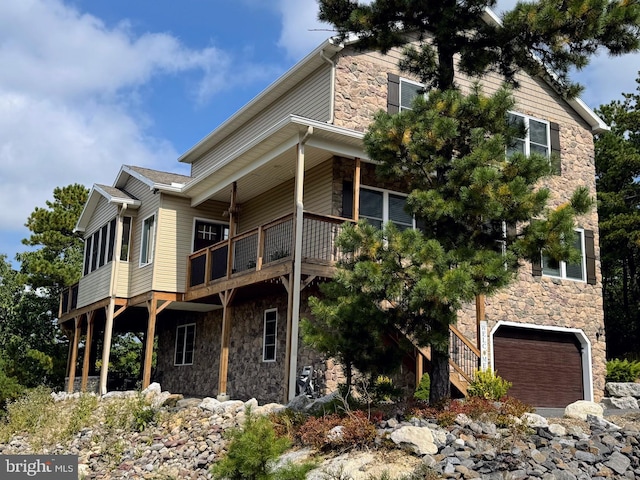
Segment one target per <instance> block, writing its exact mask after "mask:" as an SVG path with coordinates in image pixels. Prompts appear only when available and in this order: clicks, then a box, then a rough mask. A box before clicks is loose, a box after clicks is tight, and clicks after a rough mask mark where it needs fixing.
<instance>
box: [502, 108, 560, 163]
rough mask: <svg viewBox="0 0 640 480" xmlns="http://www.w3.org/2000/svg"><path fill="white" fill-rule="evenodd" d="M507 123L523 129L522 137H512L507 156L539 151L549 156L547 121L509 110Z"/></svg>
mask: <svg viewBox="0 0 640 480" xmlns="http://www.w3.org/2000/svg"><path fill="white" fill-rule="evenodd" d="M509 123H510V124H512V125H514V126H516V127H518V128H520V129H522V130H524V137H522V138H515V139H513V143H512V144H511V145H509V146H508V147H507V156H511V155H513V154H514V153H518V152H519V153H524V154H525V155H530V154H532V153H539V154H541V155H544V156H546V157H547V158H549V156H550V153H551V141H550V138H551V134H550V130H549V122H547V121H546V120H539V119H537V118H534V117H530V116H528V115H523V114H521V113H513V112H509Z"/></svg>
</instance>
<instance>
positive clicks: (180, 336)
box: [174, 323, 196, 365]
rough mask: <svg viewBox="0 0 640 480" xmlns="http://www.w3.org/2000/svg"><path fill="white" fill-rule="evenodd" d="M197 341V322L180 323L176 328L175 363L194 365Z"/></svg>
mask: <svg viewBox="0 0 640 480" xmlns="http://www.w3.org/2000/svg"><path fill="white" fill-rule="evenodd" d="M195 343H196V324H195V323H190V324H187V325H179V326H178V327H177V328H176V351H175V361H174V364H175V365H192V364H193V351H194V350H195Z"/></svg>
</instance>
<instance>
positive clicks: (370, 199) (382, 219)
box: [360, 187, 414, 230]
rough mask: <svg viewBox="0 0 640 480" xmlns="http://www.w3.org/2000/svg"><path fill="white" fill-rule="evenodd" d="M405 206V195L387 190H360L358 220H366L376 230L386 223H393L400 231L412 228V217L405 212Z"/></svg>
mask: <svg viewBox="0 0 640 480" xmlns="http://www.w3.org/2000/svg"><path fill="white" fill-rule="evenodd" d="M406 204H407V196H406V195H402V194H399V193H394V192H391V191H389V190H382V189H373V188H369V187H367V188H364V187H362V188H360V218H366V219H367V220H368V221H369V223H371V224H372V225H374V226H376V227H378V228H382V225H383V224H384V223H387V222H393V223H394V224H395V225H396V226H397V227H398V229H400V230H404V229H406V228H413V227H414V221H413V217H412V216H411V215H409V214H408V213H407V212H406V211H405V206H406Z"/></svg>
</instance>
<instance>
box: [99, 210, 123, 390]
mask: <svg viewBox="0 0 640 480" xmlns="http://www.w3.org/2000/svg"><path fill="white" fill-rule="evenodd" d="M126 210H127V204H126V203H123V204H122V206H121V208H120V211H119V212H118V223H117V225H116V245H115V247H114V249H113V265H111V283H110V284H109V308H108V310H107V319H106V323H105V326H104V342H103V345H102V367H101V368H100V395H104V394H105V393H107V374H108V372H109V356H110V355H111V337H112V334H113V315H114V311H115V308H116V297H117V287H118V266H119V265H120V250H121V249H122V218H123V217H124V212H125V211H126Z"/></svg>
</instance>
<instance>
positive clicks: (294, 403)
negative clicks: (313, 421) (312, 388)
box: [287, 395, 311, 412]
mask: <svg viewBox="0 0 640 480" xmlns="http://www.w3.org/2000/svg"><path fill="white" fill-rule="evenodd" d="M310 403H311V400H310V399H309V397H307V396H306V395H298V396H297V397H295V398H293V399H292V400H291V401H290V402H289V403H288V404H287V408H290V409H291V410H293V411H294V412H302V411H304V410H305V408H306V407H307V405H309V404H310Z"/></svg>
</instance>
